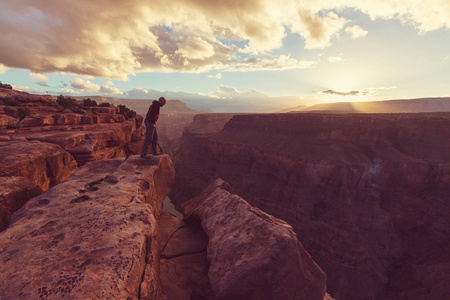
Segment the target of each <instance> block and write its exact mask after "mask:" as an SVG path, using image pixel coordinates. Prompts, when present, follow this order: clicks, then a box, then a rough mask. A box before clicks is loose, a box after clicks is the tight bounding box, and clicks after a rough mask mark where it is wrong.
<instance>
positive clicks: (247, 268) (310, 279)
mask: <svg viewBox="0 0 450 300" xmlns="http://www.w3.org/2000/svg"><path fill="white" fill-rule="evenodd" d="M228 190H229V185H228V184H227V183H225V182H224V181H223V180H221V179H217V180H216V181H215V182H214V183H213V184H211V185H210V186H209V187H208V188H206V189H205V190H204V191H203V192H202V193H201V194H200V195H198V196H197V197H195V198H194V199H192V200H190V201H188V202H186V203H185V204H184V205H182V210H183V214H184V215H185V218H186V220H187V221H190V220H191V221H192V220H200V222H201V226H202V228H203V230H204V231H205V233H206V234H207V235H208V237H209V243H208V250H207V256H208V260H209V262H210V264H211V265H210V268H209V272H208V275H209V279H210V281H211V286H212V289H213V291H214V293H215V295H216V297H217V299H230V300H231V299H247V300H250V299H255V300H256V299H258V300H262V299H285V300H289V299H292V300H302V299H304V300H314V299H317V300H322V299H324V297H325V292H326V276H325V274H324V273H323V271H322V270H321V269H320V268H319V266H318V265H317V264H316V263H315V262H314V261H313V260H312V258H311V256H310V255H309V254H308V253H307V252H306V251H305V249H304V248H303V246H302V245H301V243H300V242H299V241H298V239H297V237H296V234H295V233H294V231H293V230H292V228H291V226H290V225H288V224H287V223H286V222H284V221H282V220H280V219H277V218H275V217H273V216H270V215H268V214H266V213H264V212H263V211H261V210H260V209H258V208H255V207H253V206H251V205H249V204H248V203H247V202H246V201H245V200H244V199H242V198H241V197H239V196H237V195H234V194H231V193H230V192H229V191H228Z"/></svg>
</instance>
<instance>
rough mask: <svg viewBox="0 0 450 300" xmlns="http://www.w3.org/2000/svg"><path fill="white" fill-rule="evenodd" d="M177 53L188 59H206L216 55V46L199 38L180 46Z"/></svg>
mask: <svg viewBox="0 0 450 300" xmlns="http://www.w3.org/2000/svg"><path fill="white" fill-rule="evenodd" d="M175 53H179V54H181V55H183V56H184V57H185V58H186V59H206V58H209V57H211V56H213V55H214V46H213V45H211V44H210V43H208V42H207V41H205V40H202V39H201V38H199V37H195V38H193V39H191V40H188V41H184V42H182V43H179V44H178V50H176V51H175Z"/></svg>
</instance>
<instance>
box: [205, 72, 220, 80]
mask: <svg viewBox="0 0 450 300" xmlns="http://www.w3.org/2000/svg"><path fill="white" fill-rule="evenodd" d="M208 77H209V78H216V79H220V78H222V74H220V73H217V74H215V75H208Z"/></svg>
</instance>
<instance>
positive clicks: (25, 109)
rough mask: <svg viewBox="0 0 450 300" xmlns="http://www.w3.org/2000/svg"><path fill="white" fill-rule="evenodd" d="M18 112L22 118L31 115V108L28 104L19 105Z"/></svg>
mask: <svg viewBox="0 0 450 300" xmlns="http://www.w3.org/2000/svg"><path fill="white" fill-rule="evenodd" d="M17 114H18V115H19V118H20V119H21V120H22V119H23V118H25V117H26V116H29V115H31V109H30V108H29V107H28V106H23V107H19V108H18V109H17Z"/></svg>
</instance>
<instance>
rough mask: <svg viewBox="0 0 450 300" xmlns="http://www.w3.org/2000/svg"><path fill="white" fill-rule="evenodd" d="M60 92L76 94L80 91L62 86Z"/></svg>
mask: <svg viewBox="0 0 450 300" xmlns="http://www.w3.org/2000/svg"><path fill="white" fill-rule="evenodd" d="M61 92H62V93H64V94H77V95H79V94H81V92H80V91H76V90H74V89H68V88H62V89H61Z"/></svg>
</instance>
